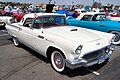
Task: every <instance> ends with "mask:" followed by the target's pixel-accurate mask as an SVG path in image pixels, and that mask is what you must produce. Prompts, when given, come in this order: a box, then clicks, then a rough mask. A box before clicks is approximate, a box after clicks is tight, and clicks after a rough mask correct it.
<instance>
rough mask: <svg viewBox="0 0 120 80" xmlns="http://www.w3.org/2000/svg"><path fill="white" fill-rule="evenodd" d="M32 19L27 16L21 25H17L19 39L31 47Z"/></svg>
mask: <svg viewBox="0 0 120 80" xmlns="http://www.w3.org/2000/svg"><path fill="white" fill-rule="evenodd" d="M32 22H33V19H32V18H27V19H26V21H25V22H24V24H23V25H22V26H19V28H20V29H19V37H18V38H19V40H20V42H22V43H23V44H25V45H27V46H29V47H32V45H33V30H32V29H31V28H30V25H31V24H32Z"/></svg>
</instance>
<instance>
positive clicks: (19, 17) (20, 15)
mask: <svg viewBox="0 0 120 80" xmlns="http://www.w3.org/2000/svg"><path fill="white" fill-rule="evenodd" d="M24 15H25V14H23V13H13V18H14V21H15V22H19V21H20V20H21V19H22V17H23V16H24Z"/></svg>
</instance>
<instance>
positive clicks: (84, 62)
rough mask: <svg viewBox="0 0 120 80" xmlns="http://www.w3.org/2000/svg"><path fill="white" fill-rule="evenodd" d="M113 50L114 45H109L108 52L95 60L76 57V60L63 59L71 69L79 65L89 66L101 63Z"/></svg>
mask: <svg viewBox="0 0 120 80" xmlns="http://www.w3.org/2000/svg"><path fill="white" fill-rule="evenodd" d="M114 50H115V46H114V45H111V46H110V47H109V52H108V53H106V54H103V55H102V56H100V57H98V59H97V60H94V61H90V62H88V61H87V60H85V59H83V58H81V59H78V60H77V61H70V60H67V59H66V60H65V61H66V66H67V67H69V68H71V69H74V68H77V67H81V66H84V67H89V66H92V65H95V64H101V63H103V62H104V61H105V60H106V59H108V58H109V57H110V56H111V55H112V53H113V51H114Z"/></svg>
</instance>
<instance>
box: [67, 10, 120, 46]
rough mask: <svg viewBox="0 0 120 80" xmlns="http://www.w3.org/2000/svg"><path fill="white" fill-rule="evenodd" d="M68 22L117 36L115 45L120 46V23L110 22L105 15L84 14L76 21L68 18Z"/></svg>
mask: <svg viewBox="0 0 120 80" xmlns="http://www.w3.org/2000/svg"><path fill="white" fill-rule="evenodd" d="M67 21H68V23H69V24H71V25H72V26H78V27H83V28H88V29H93V30H98V31H102V32H108V33H112V34H115V41H114V42H113V43H114V44H120V21H112V20H110V19H109V18H108V17H107V16H106V14H105V13H100V12H87V13H82V14H81V15H80V16H79V17H78V18H76V19H74V18H71V17H68V18H67Z"/></svg>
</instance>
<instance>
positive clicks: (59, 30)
mask: <svg viewBox="0 0 120 80" xmlns="http://www.w3.org/2000/svg"><path fill="white" fill-rule="evenodd" d="M47 32H48V33H50V34H52V35H56V36H59V37H62V38H64V39H68V40H71V41H74V42H77V43H88V42H92V41H96V40H100V39H102V37H100V36H98V35H97V34H95V33H92V32H90V31H88V30H86V29H84V28H77V27H54V28H49V29H47Z"/></svg>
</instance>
